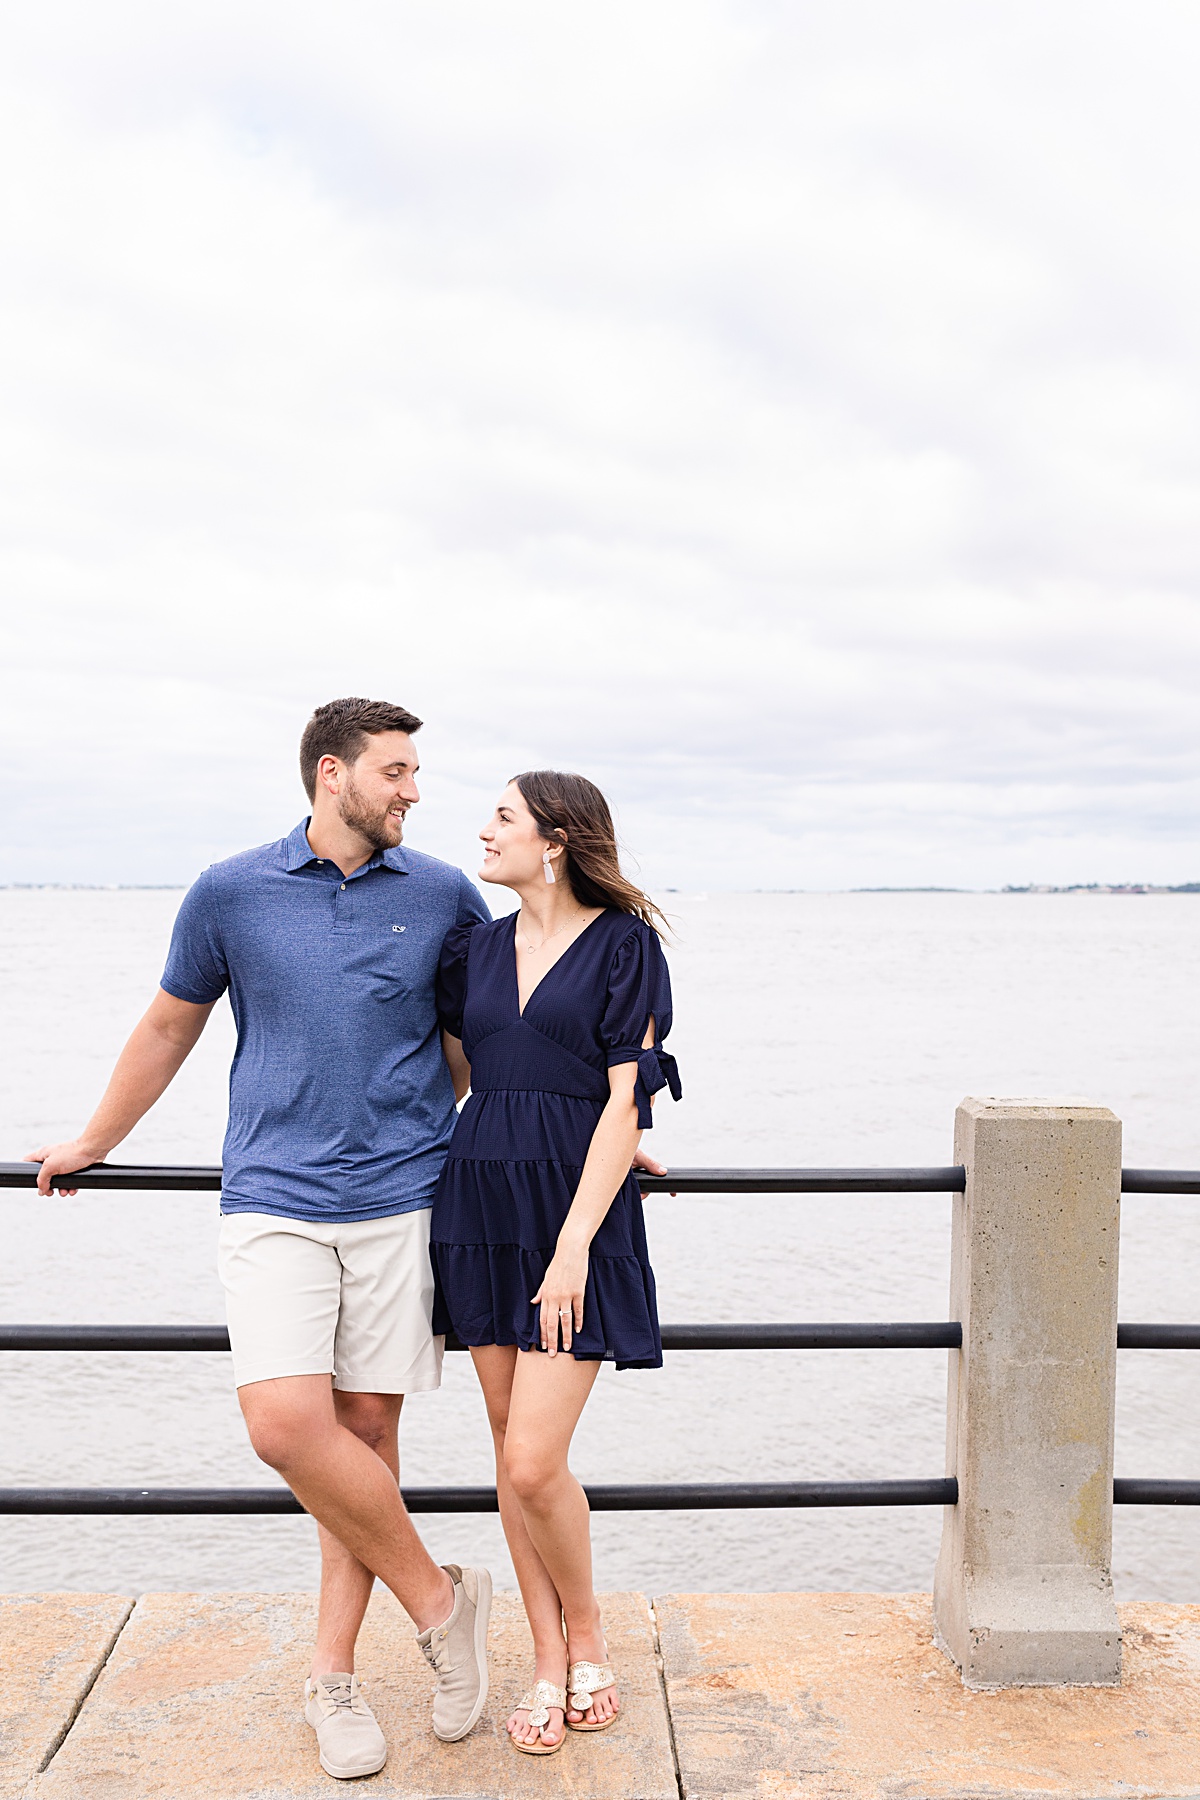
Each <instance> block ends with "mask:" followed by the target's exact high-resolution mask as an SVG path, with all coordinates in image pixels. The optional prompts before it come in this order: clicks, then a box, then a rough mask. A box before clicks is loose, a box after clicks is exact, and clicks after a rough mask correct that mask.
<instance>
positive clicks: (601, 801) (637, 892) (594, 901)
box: [513, 769, 667, 937]
mask: <svg viewBox="0 0 1200 1800" xmlns="http://www.w3.org/2000/svg"><path fill="white" fill-rule="evenodd" d="M513 781H514V782H515V783H516V785H517V787H519V788H520V790H521V797H522V799H523V800H524V802H525V804H526V806H527V807H528V808H529V810H530V812H531V813H532V814H533V817H534V822H535V823H536V825H537V828H538V833H539V835H540V836H541V837H543V838H544V839H545V840H546V842H547V843H548V844H561V845H562V846H563V862H564V863H565V864H566V867H567V879H568V880H569V881H570V883H571V891H572V893H573V894H574V895H575V898H576V899H577V900H578V901H579V903H580V905H582V906H611V907H614V908H615V909H616V911H617V912H626V913H633V915H634V916H635V918H638V919H641V920H642V921H643V922H644V923H645V924H647V925H650V926H652V927H653V928H654V930H655V931H657V932H658V934H659V936H660V937H661V936H663V935H664V934H665V932H666V930H667V921H666V917H665V915H664V914H663V913H662V912H660V910H659V908H658V907H657V906H655V904H654V902H653V900H651V899H650V897H649V895H648V894H644V893H643V892H642V890H641V888H640V887H637V886H636V885H635V884H634V883H633V882H632V881H630V880H629V878H628V876H626V875H625V874H624V873H623V872H622V869H621V858H620V855H619V854H618V851H617V834H616V832H615V831H614V829H613V822H612V814H611V812H610V811H609V810H608V801H607V800H606V799H605V798H604V795H603V794H602V793H601V792H600V789H599V788H598V787H597V786H596V784H595V782H594V781H589V780H588V779H587V776H586V775H567V774H564V773H563V772H562V771H561V770H559V769H528V770H526V772H525V774H524V775H514V776H513Z"/></svg>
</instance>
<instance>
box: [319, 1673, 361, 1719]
mask: <svg viewBox="0 0 1200 1800" xmlns="http://www.w3.org/2000/svg"><path fill="white" fill-rule="evenodd" d="M313 1692H314V1693H315V1694H316V1696H317V1700H318V1703H319V1704H320V1707H321V1710H322V1712H323V1713H324V1714H325V1716H326V1718H332V1717H333V1715H334V1713H335V1712H337V1711H338V1710H339V1708H344V1709H345V1710H346V1711H347V1712H352V1713H360V1714H361V1713H365V1712H366V1710H367V1704H366V1701H365V1700H364V1699H363V1697H362V1695H361V1694H358V1693H356V1692H355V1691H354V1689H353V1688H352V1687H351V1685H350V1683H349V1682H348V1681H338V1682H335V1683H334V1684H333V1686H332V1687H331V1686H329V1685H327V1684H326V1683H325V1682H323V1681H318V1682H315V1683H314V1685H313Z"/></svg>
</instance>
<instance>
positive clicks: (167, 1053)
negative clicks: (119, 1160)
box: [25, 988, 216, 1194]
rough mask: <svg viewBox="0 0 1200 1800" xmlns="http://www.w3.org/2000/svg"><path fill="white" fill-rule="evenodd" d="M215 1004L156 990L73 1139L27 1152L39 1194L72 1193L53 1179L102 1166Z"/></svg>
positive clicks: (165, 1083) (177, 1065) (165, 1082)
mask: <svg viewBox="0 0 1200 1800" xmlns="http://www.w3.org/2000/svg"><path fill="white" fill-rule="evenodd" d="M215 1005H216V1001H215V1000H213V1001H210V1002H209V1004H208V1005H207V1006H197V1005H196V1004H194V1002H193V1001H191V1000H177V999H176V998H175V996H174V994H168V993H167V992H166V991H165V989H163V988H159V990H158V992H157V994H155V996H154V999H153V1000H152V1001H151V1002H150V1007H149V1010H148V1011H147V1012H146V1014H145V1016H144V1017H143V1018H141V1019H140V1020H139V1021H138V1023H137V1024H136V1025H135V1026H134V1028H133V1032H132V1034H131V1036H130V1038H129V1042H128V1043H127V1044H126V1046H125V1048H124V1049H123V1050H122V1052H121V1054H120V1056H119V1057H118V1058H117V1066H116V1068H115V1069H114V1070H113V1072H112V1078H111V1080H110V1081H109V1084H108V1086H107V1088H106V1089H105V1090H104V1098H103V1099H102V1100H101V1102H100V1104H99V1106H98V1107H97V1108H96V1110H95V1112H94V1113H93V1114H92V1116H91V1118H90V1119H89V1120H88V1122H87V1124H86V1126H85V1127H84V1129H83V1130H82V1131H81V1132H80V1134H79V1136H78V1137H77V1138H72V1139H71V1140H70V1142H69V1143H65V1144H48V1145H44V1146H43V1147H42V1149H40V1150H34V1151H31V1153H30V1154H29V1155H28V1156H27V1157H26V1158H25V1161H26V1162H37V1163H41V1165H42V1166H41V1168H40V1170H39V1171H38V1183H37V1185H38V1193H39V1194H48V1193H50V1191H51V1189H57V1191H58V1192H59V1193H60V1194H74V1193H77V1192H78V1189H77V1188H71V1187H64V1186H63V1185H62V1183H61V1182H60V1181H59V1180H57V1177H58V1176H60V1175H70V1174H72V1173H73V1172H74V1170H76V1169H86V1168H87V1166H88V1164H89V1163H94V1162H103V1161H104V1158H105V1157H106V1156H107V1155H108V1153H109V1151H110V1150H112V1149H115V1147H116V1146H117V1145H118V1144H119V1143H120V1142H121V1140H122V1138H125V1137H128V1136H129V1133H130V1132H131V1131H132V1130H133V1128H134V1126H135V1125H136V1124H137V1122H138V1120H139V1119H140V1118H141V1117H142V1116H143V1114H144V1113H148V1112H149V1110H150V1108H151V1107H152V1106H153V1105H154V1102H155V1101H156V1100H157V1099H158V1097H159V1095H160V1094H162V1093H164V1092H165V1091H166V1089H167V1088H168V1087H169V1086H170V1084H171V1082H172V1081H173V1080H174V1078H175V1076H176V1075H177V1074H178V1073H179V1071H180V1069H181V1068H182V1067H183V1064H184V1062H185V1061H186V1060H187V1056H188V1052H189V1051H190V1050H192V1049H193V1048H194V1047H195V1044H196V1041H197V1039H198V1038H199V1036H200V1033H201V1032H202V1031H203V1030H204V1027H205V1025H206V1024H207V1022H208V1015H209V1013H210V1012H211V1011H212V1009H213V1007H214V1006H215Z"/></svg>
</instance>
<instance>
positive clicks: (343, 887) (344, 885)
mask: <svg viewBox="0 0 1200 1800" xmlns="http://www.w3.org/2000/svg"><path fill="white" fill-rule="evenodd" d="M345 887H346V884H345V882H344V881H343V883H342V889H343V892H344V891H345Z"/></svg>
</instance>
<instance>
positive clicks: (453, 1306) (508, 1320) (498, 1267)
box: [430, 907, 679, 1369]
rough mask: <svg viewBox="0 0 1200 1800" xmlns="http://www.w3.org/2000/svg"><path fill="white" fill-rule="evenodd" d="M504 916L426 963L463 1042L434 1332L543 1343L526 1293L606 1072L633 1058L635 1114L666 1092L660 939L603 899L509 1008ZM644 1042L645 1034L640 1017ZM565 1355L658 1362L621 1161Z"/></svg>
mask: <svg viewBox="0 0 1200 1800" xmlns="http://www.w3.org/2000/svg"><path fill="white" fill-rule="evenodd" d="M515 933H516V919H515V916H513V917H509V918H504V919H496V920H494V921H493V922H492V923H490V924H485V925H481V926H479V927H478V929H477V930H475V931H468V930H463V931H456V932H451V933H450V934H449V935H448V937H447V939H446V942H445V945H444V946H443V949H442V957H441V964H440V968H439V973H438V1017H439V1020H440V1022H441V1024H442V1027H443V1029H444V1030H446V1031H447V1032H449V1033H450V1034H451V1035H452V1036H454V1037H457V1038H460V1039H461V1040H462V1045H463V1049H464V1051H465V1053H466V1056H467V1060H468V1061H469V1062H470V1065H471V1092H470V1095H469V1096H468V1098H467V1101H466V1103H465V1105H464V1106H463V1109H462V1111H461V1113H460V1114H459V1116H458V1121H457V1124H456V1125H455V1127H454V1133H453V1136H452V1138H451V1140H450V1148H449V1153H448V1155H447V1158H446V1165H445V1168H444V1169H443V1171H442V1176H441V1180H440V1181H439V1183H438V1187H437V1191H436V1193H435V1196H434V1202H433V1213H432V1217H431V1220H430V1256H431V1258H432V1261H433V1269H434V1283H435V1286H434V1314H433V1329H434V1331H435V1332H436V1333H443V1332H452V1333H453V1334H454V1335H456V1336H457V1338H458V1339H459V1341H460V1343H464V1344H469V1345H473V1346H475V1345H483V1344H515V1345H516V1346H517V1347H518V1348H519V1349H521V1350H523V1351H525V1350H540V1347H541V1346H540V1334H539V1331H538V1309H537V1307H535V1306H533V1305H532V1304H531V1302H532V1300H533V1296H534V1295H535V1294H536V1293H537V1291H538V1289H539V1287H540V1286H541V1284H542V1280H543V1278H544V1276H545V1273H546V1269H547V1267H548V1266H549V1263H550V1260H551V1258H552V1257H553V1255H554V1250H555V1246H556V1244H557V1242H558V1236H559V1232H560V1231H561V1229H562V1225H563V1220H564V1219H565V1218H566V1216H567V1213H568V1212H569V1211H570V1208H571V1204H572V1202H573V1200H574V1198H575V1193H576V1189H577V1188H578V1186H579V1181H580V1177H581V1175H582V1173H583V1166H584V1163H585V1162H586V1161H587V1155H588V1150H589V1147H590V1145H591V1141H592V1135H593V1133H594V1132H595V1129H596V1125H597V1122H598V1120H599V1118H600V1115H601V1114H602V1112H603V1111H604V1108H605V1106H606V1105H607V1104H608V1101H609V1098H610V1095H611V1086H610V1082H609V1071H610V1069H612V1068H614V1067H615V1066H617V1065H619V1064H622V1063H633V1064H634V1065H635V1076H634V1098H635V1101H636V1104H637V1109H638V1123H639V1124H640V1125H641V1127H642V1128H643V1129H645V1127H646V1126H647V1125H649V1124H650V1123H651V1122H652V1121H651V1115H650V1097H651V1095H652V1094H654V1093H655V1092H656V1091H658V1090H659V1089H661V1088H663V1087H668V1086H669V1087H670V1089H671V1092H672V1093H673V1094H676V1095H678V1093H679V1076H678V1073H677V1071H676V1068H675V1061H674V1058H673V1057H671V1056H670V1055H668V1053H667V1052H666V1050H664V1048H663V1038H664V1037H665V1036H666V1034H667V1032H668V1031H669V1030H670V1028H671V982H670V977H669V975H668V973H667V965H666V960H665V958H664V957H663V953H662V948H661V946H660V944H659V941H658V938H657V936H656V935H655V933H654V932H652V931H651V930H650V928H649V927H648V926H647V925H644V924H643V923H642V921H641V920H640V919H637V918H634V917H633V916H632V915H631V914H629V913H622V912H618V911H617V910H616V909H615V908H613V907H609V908H606V909H605V910H604V911H603V912H602V913H599V914H597V916H596V917H595V918H594V919H592V920H590V921H589V923H588V924H587V925H586V926H585V927H584V929H583V930H582V931H581V932H580V933H579V935H578V937H575V938H572V940H571V942H570V943H569V944H568V946H567V948H566V949H565V950H564V951H563V953H562V955H561V956H560V957H559V958H558V959H557V961H556V962H554V963H553V964H552V965H551V967H550V968H549V969H547V970H546V973H545V974H544V975H543V976H542V978H541V980H540V981H539V982H538V983H537V985H536V986H535V987H534V989H533V991H532V993H531V994H530V995H529V997H528V999H527V1000H526V1003H525V1009H524V1011H523V1012H522V1010H521V1005H520V998H521V996H520V983H519V980H518V975H517V964H516V957H517V950H516V942H515ZM651 1018H653V1019H654V1022H655V1041H654V1043H653V1045H651V1046H650V1047H649V1048H647V1047H645V1045H644V1042H643V1040H644V1039H645V1036H646V1029H647V1026H648V1024H649V1021H650V1019H651ZM571 1353H572V1355H574V1356H575V1357H576V1358H577V1359H578V1360H579V1361H584V1362H597V1361H600V1362H614V1363H616V1365H617V1367H618V1368H640V1369H654V1368H658V1367H659V1366H660V1365H661V1362H662V1342H661V1337H660V1333H659V1325H658V1311H657V1303H656V1301H655V1290H654V1273H653V1270H652V1269H651V1267H650V1258H649V1251H648V1249H647V1245H646V1226H645V1220H644V1218H643V1214H642V1196H641V1190H640V1188H639V1187H638V1183H637V1178H636V1177H635V1176H634V1174H633V1173H632V1171H630V1172H629V1174H628V1175H627V1176H626V1177H625V1179H624V1181H623V1182H622V1183H621V1186H620V1188H619V1190H618V1192H617V1194H616V1196H615V1198H614V1199H613V1202H612V1205H611V1206H610V1207H609V1209H608V1212H607V1213H606V1214H605V1217H604V1219H603V1220H602V1221H601V1224H600V1226H599V1227H598V1229H597V1231H596V1233H595V1235H594V1237H593V1238H592V1242H591V1245H590V1248H589V1254H588V1278H587V1288H586V1290H585V1294H584V1316H583V1329H582V1330H581V1331H580V1332H578V1333H577V1334H576V1335H575V1339H574V1343H573V1345H572V1351H571Z"/></svg>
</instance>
